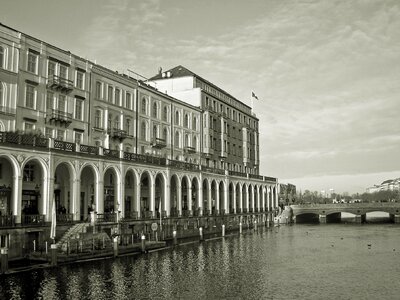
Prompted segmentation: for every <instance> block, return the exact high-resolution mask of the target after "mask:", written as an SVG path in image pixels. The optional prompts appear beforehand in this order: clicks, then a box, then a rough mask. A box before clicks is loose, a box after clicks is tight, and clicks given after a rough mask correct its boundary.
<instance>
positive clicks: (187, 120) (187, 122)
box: [185, 114, 189, 128]
mask: <svg viewBox="0 0 400 300" xmlns="http://www.w3.org/2000/svg"><path fill="white" fill-rule="evenodd" d="M185 127H186V128H189V116H188V114H185Z"/></svg>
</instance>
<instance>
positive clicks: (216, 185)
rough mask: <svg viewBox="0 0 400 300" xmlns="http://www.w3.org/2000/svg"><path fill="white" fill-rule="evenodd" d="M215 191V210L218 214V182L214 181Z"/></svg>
mask: <svg viewBox="0 0 400 300" xmlns="http://www.w3.org/2000/svg"><path fill="white" fill-rule="evenodd" d="M215 187H216V192H215V210H216V211H217V212H218V214H220V213H221V212H220V211H219V184H218V183H217V182H215Z"/></svg>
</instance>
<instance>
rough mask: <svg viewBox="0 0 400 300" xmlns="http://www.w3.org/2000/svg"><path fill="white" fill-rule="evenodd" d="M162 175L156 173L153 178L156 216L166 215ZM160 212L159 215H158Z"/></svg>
mask: <svg viewBox="0 0 400 300" xmlns="http://www.w3.org/2000/svg"><path fill="white" fill-rule="evenodd" d="M164 186H165V183H164V177H163V176H162V174H160V173H159V174H157V175H156V178H155V185H154V187H155V191H154V193H155V210H156V212H157V217H161V216H163V217H165V216H166V203H165V191H164ZM160 214H161V215H160Z"/></svg>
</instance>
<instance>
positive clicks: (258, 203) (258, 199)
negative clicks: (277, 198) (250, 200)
mask: <svg viewBox="0 0 400 300" xmlns="http://www.w3.org/2000/svg"><path fill="white" fill-rule="evenodd" d="M260 204H261V201H260V188H259V187H257V209H258V211H259V212H260V211H262V210H261V207H260Z"/></svg>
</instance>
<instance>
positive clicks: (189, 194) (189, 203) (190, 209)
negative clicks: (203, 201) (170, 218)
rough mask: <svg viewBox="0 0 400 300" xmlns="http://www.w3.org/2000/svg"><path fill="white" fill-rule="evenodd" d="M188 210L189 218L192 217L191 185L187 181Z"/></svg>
mask: <svg viewBox="0 0 400 300" xmlns="http://www.w3.org/2000/svg"><path fill="white" fill-rule="evenodd" d="M188 182H189V183H188V191H187V193H188V210H189V216H192V215H193V211H192V183H191V182H190V181H189V180H188Z"/></svg>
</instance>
